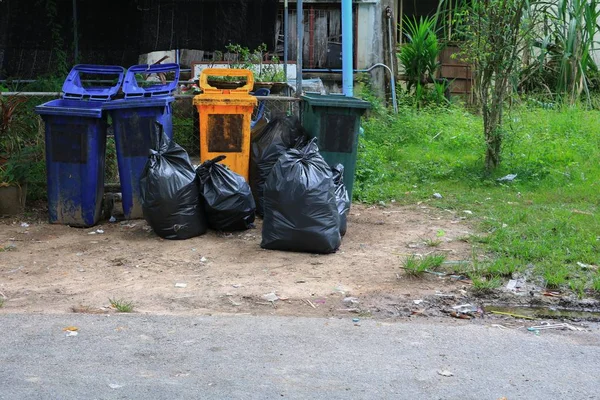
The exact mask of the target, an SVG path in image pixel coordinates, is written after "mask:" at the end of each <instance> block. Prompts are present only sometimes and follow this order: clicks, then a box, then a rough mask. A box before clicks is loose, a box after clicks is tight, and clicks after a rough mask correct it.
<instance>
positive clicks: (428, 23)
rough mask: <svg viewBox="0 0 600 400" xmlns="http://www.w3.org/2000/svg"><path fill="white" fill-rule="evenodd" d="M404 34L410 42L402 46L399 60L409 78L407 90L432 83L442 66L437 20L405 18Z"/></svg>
mask: <svg viewBox="0 0 600 400" xmlns="http://www.w3.org/2000/svg"><path fill="white" fill-rule="evenodd" d="M404 26H405V27H406V28H405V31H404V34H405V35H406V37H407V38H408V42H407V43H406V44H404V45H402V48H401V49H400V54H399V59H400V63H401V64H402V66H403V67H404V71H405V74H406V77H407V89H408V90H409V91H410V90H411V89H413V88H414V89H415V91H416V92H419V88H422V87H423V86H425V85H426V84H427V83H428V82H431V81H432V79H433V77H434V74H435V71H436V70H437V69H438V67H439V66H440V63H439V62H438V56H439V55H440V51H441V45H440V43H439V42H438V38H437V35H436V30H435V26H436V19H435V18H432V17H427V18H423V17H421V18H420V19H419V20H418V21H417V19H416V18H405V20H404Z"/></svg>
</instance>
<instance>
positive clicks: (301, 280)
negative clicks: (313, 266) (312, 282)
mask: <svg viewBox="0 0 600 400" xmlns="http://www.w3.org/2000/svg"><path fill="white" fill-rule="evenodd" d="M296 283H306V281H305V280H304V279H299V280H297V281H296Z"/></svg>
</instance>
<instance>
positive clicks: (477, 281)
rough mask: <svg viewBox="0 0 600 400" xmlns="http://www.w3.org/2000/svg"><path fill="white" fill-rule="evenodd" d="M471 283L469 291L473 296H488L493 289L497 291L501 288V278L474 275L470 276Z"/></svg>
mask: <svg viewBox="0 0 600 400" xmlns="http://www.w3.org/2000/svg"><path fill="white" fill-rule="evenodd" d="M471 281H472V282H473V286H472V287H471V290H472V291H473V293H475V294H479V295H482V294H489V293H491V292H493V291H494V289H498V288H499V287H500V286H502V278H500V277H497V276H496V277H491V278H490V277H485V276H479V275H476V274H472V275H471Z"/></svg>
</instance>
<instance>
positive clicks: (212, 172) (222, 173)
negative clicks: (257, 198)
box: [196, 156, 256, 231]
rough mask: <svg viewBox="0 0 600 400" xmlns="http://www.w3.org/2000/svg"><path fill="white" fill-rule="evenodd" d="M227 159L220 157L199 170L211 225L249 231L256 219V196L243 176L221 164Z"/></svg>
mask: <svg viewBox="0 0 600 400" xmlns="http://www.w3.org/2000/svg"><path fill="white" fill-rule="evenodd" d="M224 159H225V156H219V157H217V158H215V159H212V160H209V161H206V162H204V163H203V164H202V165H200V166H199V167H198V169H196V174H197V175H198V178H199V179H200V197H202V199H203V203H204V211H205V212H206V219H207V220H208V226H210V227H211V228H212V229H215V230H218V231H240V230H245V229H248V228H250V227H251V226H252V223H253V222H254V213H255V211H256V205H255V203H254V197H252V192H251V191H250V185H248V182H246V180H245V179H244V178H243V177H242V176H241V175H238V174H236V173H235V172H233V171H232V170H230V169H229V168H227V167H226V166H225V165H223V164H219V161H222V160H224Z"/></svg>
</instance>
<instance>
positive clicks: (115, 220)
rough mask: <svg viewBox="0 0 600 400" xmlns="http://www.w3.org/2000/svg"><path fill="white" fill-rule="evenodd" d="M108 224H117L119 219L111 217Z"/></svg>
mask: <svg viewBox="0 0 600 400" xmlns="http://www.w3.org/2000/svg"><path fill="white" fill-rule="evenodd" d="M108 222H112V223H115V222H117V219H116V218H115V217H113V216H111V217H110V219H109V220H108Z"/></svg>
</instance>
